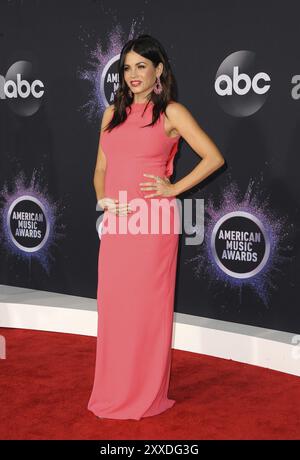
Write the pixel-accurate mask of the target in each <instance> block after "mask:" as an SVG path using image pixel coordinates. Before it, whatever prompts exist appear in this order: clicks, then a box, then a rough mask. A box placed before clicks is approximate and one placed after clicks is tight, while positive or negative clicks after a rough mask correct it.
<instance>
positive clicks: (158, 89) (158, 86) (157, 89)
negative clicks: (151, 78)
mask: <svg viewBox="0 0 300 460" xmlns="http://www.w3.org/2000/svg"><path fill="white" fill-rule="evenodd" d="M156 78H157V81H156V84H155V86H154V89H153V91H154V92H155V94H160V93H161V92H162V85H161V81H160V78H159V77H156Z"/></svg>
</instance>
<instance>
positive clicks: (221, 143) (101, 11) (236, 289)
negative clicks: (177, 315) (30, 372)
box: [0, 0, 300, 333]
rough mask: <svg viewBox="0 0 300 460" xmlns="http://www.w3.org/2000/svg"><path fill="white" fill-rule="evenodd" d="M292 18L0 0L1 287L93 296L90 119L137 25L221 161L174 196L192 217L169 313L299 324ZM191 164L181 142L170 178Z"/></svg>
mask: <svg viewBox="0 0 300 460" xmlns="http://www.w3.org/2000/svg"><path fill="white" fill-rule="evenodd" d="M278 3H279V2H278ZM299 15H300V4H299V3H297V2H296V1H293V2H289V1H287V2H284V4H282V3H280V4H279V5H278V4H277V3H276V2H274V3H272V6H271V7H270V2H267V1H265V2H263V1H262V2H258V1H252V2H246V1H240V2H236V1H226V2H223V1H221V0H220V1H211V0H210V1H206V0H205V1H201V2H198V1H192V0H186V1H185V2H184V8H183V7H182V6H181V5H179V4H178V5H176V3H175V4H174V3H173V2H172V1H167V0H166V1H164V2H161V1H156V0H154V1H149V0H134V1H127V2H122V1H120V0H119V1H116V0H110V1H104V0H103V1H96V0H95V1H91V0H76V1H71V0H60V1H58V0H51V1H50V0H44V1H38V0H27V1H26V2H24V1H21V0H19V1H17V0H11V1H8V0H7V1H5V0H1V3H0V225H1V229H0V257H1V259H0V260H1V266H0V284H5V285H10V286H18V287H27V288H31V289H38V290H44V291H51V292H57V293H64V294H71V295H76V296H84V297H89V298H96V292H97V262H98V251H99V245H100V244H101V238H100V237H99V233H98V225H99V219H101V214H100V212H99V211H97V209H96V195H95V190H94V186H93V175H94V168H95V162H96V156H97V149H98V142H99V129H100V124H101V119H102V114H103V111H104V109H105V108H106V107H107V105H109V104H111V103H113V100H114V94H115V91H116V89H117V87H118V72H117V66H118V59H119V53H120V51H121V49H122V47H123V45H124V44H125V43H126V42H127V41H128V40H129V39H131V38H135V37H137V36H138V35H140V34H143V33H148V34H150V35H152V36H154V37H155V38H157V39H158V40H159V41H160V42H161V43H162V45H163V46H164V48H165V50H166V52H167V54H168V56H169V59H170V63H171V67H172V70H173V72H174V75H175V78H176V83H177V88H178V101H179V102H181V103H182V104H183V105H185V107H186V108H187V109H188V110H189V111H190V112H191V113H192V115H193V116H194V117H195V119H196V120H197V121H198V123H199V124H200V126H201V127H202V128H203V129H204V130H205V131H206V132H207V134H208V135H209V136H210V137H211V138H212V139H213V140H214V142H215V143H216V145H217V146H218V147H219V149H220V150H221V152H222V154H223V156H224V157H225V160H226V164H225V166H224V167H223V168H221V170H219V171H218V172H217V173H215V174H214V175H213V176H211V177H210V178H208V179H206V180H205V181H203V182H202V183H200V184H198V185H197V186H196V187H193V188H192V189H190V190H188V191H187V192H185V193H183V194H182V195H180V196H178V199H179V200H181V201H182V203H183V201H184V200H185V199H191V198H192V199H193V200H192V202H193V211H194V219H193V221H192V222H190V225H189V226H188V228H183V233H182V234H181V235H180V246H179V255H178V271H177V283H176V299H175V311H177V312H181V313H186V314H192V315H199V316H203V317H207V318H215V319H220V320H224V321H232V322H236V323H243V324H249V325H253V326H261V327H266V328H271V329H276V330H282V331H289V332H294V333H298V332H299V333H300V313H299V297H300V292H299V283H298V280H299V257H298V258H297V254H298V253H299V244H297V243H299V232H298V230H299V195H300V193H299V192H300V178H299V174H300V173H299V167H300V160H299V157H300V155H299V147H300V146H299V144H300V100H299V98H300V52H299V49H298V48H299V47H298V39H297V38H298V19H297V18H298V17H299ZM198 161H199V157H198V155H197V154H196V153H195V152H194V151H193V150H192V149H191V147H190V146H189V145H188V144H187V142H186V141H185V140H184V139H182V140H181V141H180V144H179V150H178V152H177V154H176V156H175V160H174V172H173V175H172V177H171V181H172V182H175V181H177V180H179V179H180V178H182V177H183V176H185V175H186V174H188V173H189V172H190V171H191V170H192V169H193V168H194V167H195V166H196V164H197V163H198ZM191 232H194V236H196V237H197V238H195V239H194V240H193V239H192V236H193V233H191ZM187 236H189V237H190V238H187ZM188 241H189V242H188ZM195 242H197V244H195ZM124 295H126V293H124Z"/></svg>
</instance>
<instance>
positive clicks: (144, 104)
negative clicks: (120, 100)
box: [130, 101, 153, 108]
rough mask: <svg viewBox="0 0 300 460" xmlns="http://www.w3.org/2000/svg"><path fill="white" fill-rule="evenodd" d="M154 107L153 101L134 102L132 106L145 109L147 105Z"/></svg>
mask: <svg viewBox="0 0 300 460" xmlns="http://www.w3.org/2000/svg"><path fill="white" fill-rule="evenodd" d="M148 102H149V104H148ZM147 104H148V105H149V106H150V105H153V102H152V101H146V102H132V103H131V104H130V105H131V107H137V108H138V107H145V106H146V105H147Z"/></svg>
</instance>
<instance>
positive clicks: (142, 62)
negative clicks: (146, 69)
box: [124, 61, 146, 67]
mask: <svg viewBox="0 0 300 460" xmlns="http://www.w3.org/2000/svg"><path fill="white" fill-rule="evenodd" d="M139 64H146V63H145V62H144V61H141V62H137V63H136V64H135V65H139ZM124 66H128V67H130V65H129V64H124Z"/></svg>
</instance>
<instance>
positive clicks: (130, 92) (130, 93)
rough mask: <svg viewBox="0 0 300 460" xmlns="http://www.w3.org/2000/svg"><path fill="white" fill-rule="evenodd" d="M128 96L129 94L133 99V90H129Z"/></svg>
mask: <svg viewBox="0 0 300 460" xmlns="http://www.w3.org/2000/svg"><path fill="white" fill-rule="evenodd" d="M128 94H129V96H130V97H132V91H131V89H129V90H128Z"/></svg>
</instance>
